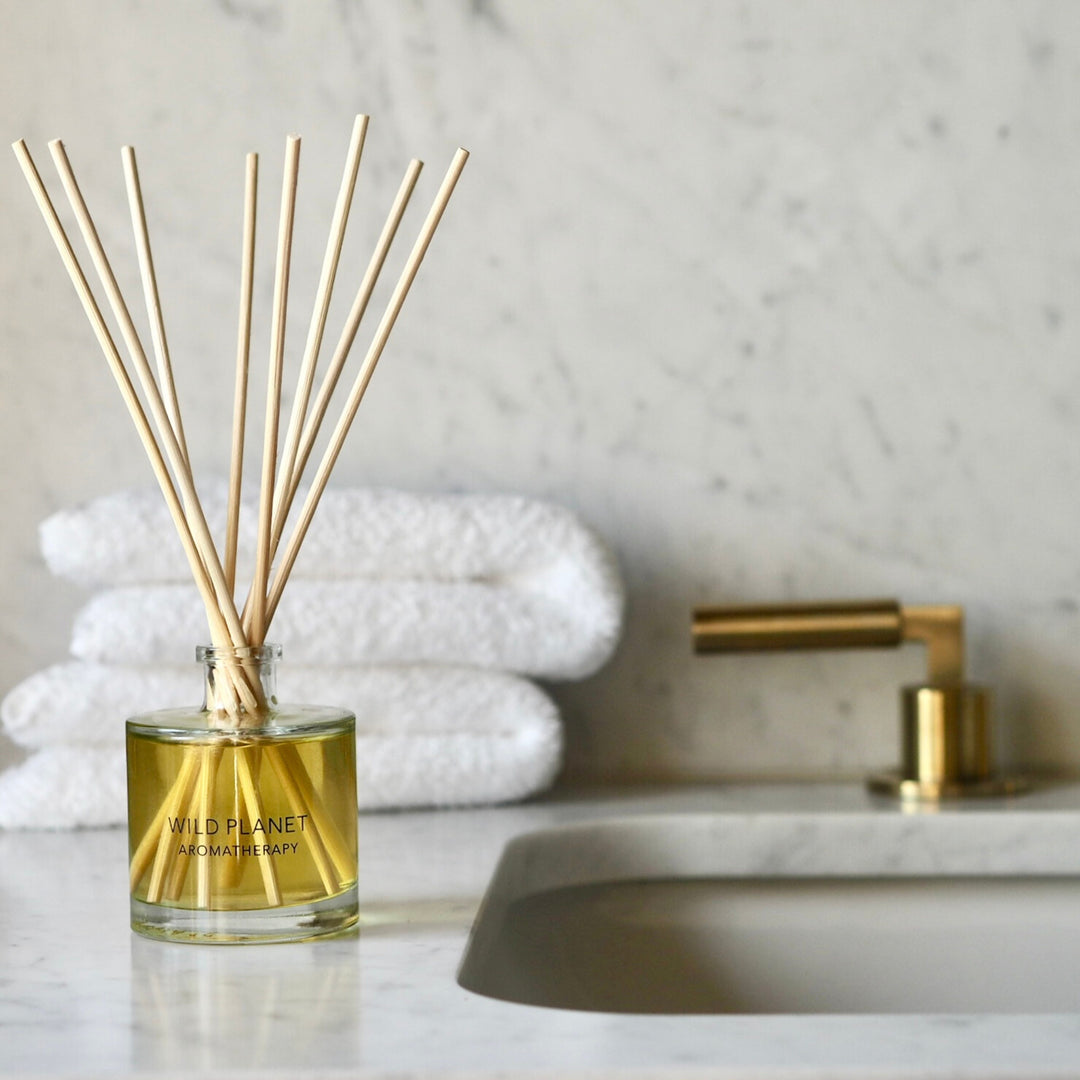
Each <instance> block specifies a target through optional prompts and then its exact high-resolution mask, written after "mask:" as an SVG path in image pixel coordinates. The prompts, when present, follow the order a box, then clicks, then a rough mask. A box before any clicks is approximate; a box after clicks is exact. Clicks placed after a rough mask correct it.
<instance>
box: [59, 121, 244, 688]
mask: <svg viewBox="0 0 1080 1080" xmlns="http://www.w3.org/2000/svg"><path fill="white" fill-rule="evenodd" d="M49 149H50V150H51V151H52V155H53V160H54V162H55V163H56V167H57V170H58V172H59V173H60V178H61V180H62V182H63V185H64V190H65V192H66V193H67V196H68V201H69V202H70V204H71V208H72V210H73V211H74V213H75V217H76V220H77V221H78V223H79V228H80V231H81V232H82V235H83V239H84V241H85V242H86V246H87V248H88V250H89V252H90V257H91V261H92V262H93V263H94V266H95V268H96V270H97V272H98V276H99V278H100V279H101V283H102V286H103V287H104V289H105V292H106V295H107V296H108V298H109V302H110V306H111V308H112V311H113V315H114V317H115V318H116V320H117V322H118V324H119V326H120V331H121V334H122V336H123V338H124V341H125V344H126V345H127V347H128V352H129V354H130V356H131V360H132V363H133V364H134V366H135V371H136V373H137V375H138V376H139V381H140V383H141V384H142V388H143V392H144V393H145V394H146V397H147V401H148V402H149V405H150V411H151V414H152V415H153V417H154V422H155V424H156V425H157V434H158V437H159V438H160V439H161V440H162V442H163V443H164V446H165V453H166V455H167V457H168V460H169V464H170V465H171V466H172V471H173V475H174V477H175V479H176V483H177V486H178V487H179V489H180V493H181V495H182V497H183V505H184V512H185V515H184V516H185V519H186V521H187V522H188V526H189V528H190V531H191V535H192V537H193V539H194V541H195V545H196V549H197V550H198V553H199V557H200V559H201V561H202V564H203V566H204V567H205V570H206V573H207V574H208V575H209V577H210V582H211V585H212V588H213V593H214V596H215V598H216V600H217V607H218V609H219V610H220V613H221V615H222V617H223V618H224V620H225V624H226V626H227V628H228V634H227V636H226V637H225V638H224V640H223V641H221V642H220V644H231V645H232V646H234V647H236V648H241V647H243V646H245V645H247V637H246V635H245V633H244V628H243V626H242V624H241V622H240V616H239V613H238V612H237V610H236V604H235V601H234V600H233V596H232V593H231V592H230V591H229V588H228V585H227V584H226V581H225V573H224V570H223V569H222V566H221V562H220V560H219V558H218V554H217V549H216V548H215V546H214V540H213V537H212V536H211V535H210V529H209V526H208V525H207V523H206V517H205V515H204V514H203V509H202V504H201V502H200V501H199V496H198V493H197V492H196V490H195V484H194V480H193V479H192V475H191V468H190V466H188V464H187V462H186V461H184V459H183V456H182V454H181V451H180V444H179V443H178V442H177V440H176V435H175V434H174V433H173V430H172V425H171V424H170V423H169V418H168V413H167V412H166V409H165V403H164V401H163V400H162V397H161V392H160V390H159V389H158V386H157V383H156V382H155V381H154V374H153V372H152V371H151V369H150V365H149V362H148V361H147V358H146V353H145V351H144V350H143V347H142V343H141V342H140V340H139V335H138V332H137V331H136V329H135V325H134V323H133V322H132V320H131V314H130V312H129V311H128V308H127V304H126V303H125V302H124V298H123V295H122V294H121V292H120V287H119V285H118V284H117V281H116V276H115V275H114V274H113V272H112V267H111V266H110V264H109V259H108V256H107V255H106V254H105V249H104V247H103V246H102V243H101V240H100V238H99V236H98V233H97V228H96V227H95V225H94V221H93V218H92V217H91V215H90V211H89V208H88V207H87V205H86V201H85V199H83V197H82V192H81V191H80V190H79V185H78V181H77V180H76V179H75V174H74V172H73V170H72V168H71V163H70V161H69V160H68V157H67V153H66V152H65V150H64V146H63V143H62V142H61V141H60V140H59V139H55V140H53V141H52V142H51V143H50V144H49ZM155 445H156V443H155ZM245 687H246V689H245ZM237 690H238V692H239V693H240V695H241V697H242V698H243V699H244V701H245V704H246V705H248V707H249V708H257V707H258V704H259V701H258V695H257V692H256V691H255V690H254V689H253V688H252V687H251V686H248V685H247V684H246V682H242V681H240V680H238V681H237Z"/></svg>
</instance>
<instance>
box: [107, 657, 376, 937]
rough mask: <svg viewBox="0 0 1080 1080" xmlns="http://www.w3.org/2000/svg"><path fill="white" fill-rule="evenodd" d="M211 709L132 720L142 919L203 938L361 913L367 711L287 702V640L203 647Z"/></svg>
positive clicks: (135, 916)
mask: <svg viewBox="0 0 1080 1080" xmlns="http://www.w3.org/2000/svg"><path fill="white" fill-rule="evenodd" d="M196 655H197V657H198V659H199V661H200V662H202V663H203V664H204V665H205V672H206V680H205V696H204V701H203V706H202V708H201V709H165V710H161V711H159V712H154V713H149V714H147V715H144V716H137V717H133V718H132V719H130V720H129V721H128V723H127V768H128V837H129V851H130V858H131V925H132V929H134V930H135V931H136V932H138V933H140V934H143V935H145V936H147V937H153V938H165V939H168V940H171V941H191V942H202V943H206V942H223V943H243V942H272V941H298V940H303V939H305V938H312V937H322V936H325V935H327V934H337V933H341V932H342V931H344V930H347V929H348V928H349V927H352V926H354V925H355V924H356V921H357V893H356V861H357V859H356V730H355V729H356V720H355V717H354V716H353V714H352V713H350V712H348V711H346V710H343V709H333V708H321V707H317V706H308V705H281V704H279V703H278V700H277V693H276V670H275V665H276V663H277V661H278V660H279V659H280V657H281V648H280V646H277V645H263V646H259V647H257V648H256V647H251V648H246V649H219V648H211V647H200V648H199V649H198V650H197V654H196Z"/></svg>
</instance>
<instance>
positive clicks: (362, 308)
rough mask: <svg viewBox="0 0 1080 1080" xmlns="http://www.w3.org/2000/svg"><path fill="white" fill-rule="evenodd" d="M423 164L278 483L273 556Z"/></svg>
mask: <svg viewBox="0 0 1080 1080" xmlns="http://www.w3.org/2000/svg"><path fill="white" fill-rule="evenodd" d="M423 167H424V164H423V162H421V161H417V160H416V159H415V158H414V159H413V160H412V161H411V162H410V163H409V167H408V168H407V169H406V170H405V176H404V177H403V179H402V181H401V184H400V186H399V187H398V192H397V195H396V196H395V198H394V202H393V204H392V205H391V207H390V212H389V213H388V214H387V217H386V221H385V223H384V224H383V228H382V232H381V233H380V234H379V239H378V242H377V243H376V245H375V250H374V251H373V252H372V254H371V258H370V259H369V260H368V265H367V269H366V270H365V271H364V277H363V279H362V280H361V282H360V287H359V288H358V289H357V291H356V297H355V298H354V300H353V303H352V308H351V309H350V310H349V315H348V318H347V319H346V320H345V328H344V330H342V332H341V336H340V337H339V338H338V343H337V347H336V348H335V349H334V355H333V356H332V357H331V360H330V364H329V366H328V367H327V369H326V372H325V374H324V376H323V380H322V383H321V384H320V386H319V392H318V394H317V395H316V397H315V404H314V405H313V406H312V409H311V415H310V416H309V417H308V418H307V423H306V424H305V425H304V434H303V438H302V439H301V442H300V450H299V454H298V456H297V458H296V460H295V462H294V464H293V469H292V474H291V476H289V478H288V486H286V485H285V483H284V481H285V477H284V476H282V477H281V480H280V481H279V483H278V491H279V493H280V500H278V499H275V503H274V533H273V536H272V538H271V544H270V552H271V556H270V557H271V558H273V557H274V556H275V555H276V554H277V549H278V544H279V543H280V542H281V535H282V533H283V532H284V531H285V522H286V520H287V518H288V516H289V511H290V510H291V509H292V504H293V500H294V499H295V498H296V492H297V489H298V488H299V487H300V481H301V479H302V478H303V475H304V469H306V468H307V463H308V459H309V458H310V457H311V451H312V449H313V448H314V446H315V442H316V440H317V439H318V437H319V431H320V429H321V427H322V423H323V420H324V418H325V417H326V412H327V410H328V409H329V407H330V399H331V398H332V397H333V394H334V390H335V389H336V388H337V384H338V380H339V379H340V378H341V372H342V370H343V368H344V367H345V362H346V360H348V358H349V351H350V350H351V349H352V346H353V342H354V341H355V340H356V334H357V331H358V330H359V329H360V323H361V320H362V319H363V318H364V313H365V312H366V311H367V306H368V303H369V301H370V300H371V294H372V292H373V291H374V289H375V285H376V283H377V282H378V280H379V274H380V273H381V272H382V268H383V265H384V264H385V262H386V257H387V255H388V254H389V252H390V247H391V245H392V244H393V242H394V237H395V236H396V235H397V231H398V226H399V225H400V224H401V219H402V217H403V216H404V214H405V209H406V207H407V206H408V205H409V199H410V198H411V197H412V193H413V189H414V188H415V187H416V181H417V179H418V178H419V176H420V170H421V169H422V168H423Z"/></svg>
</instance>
